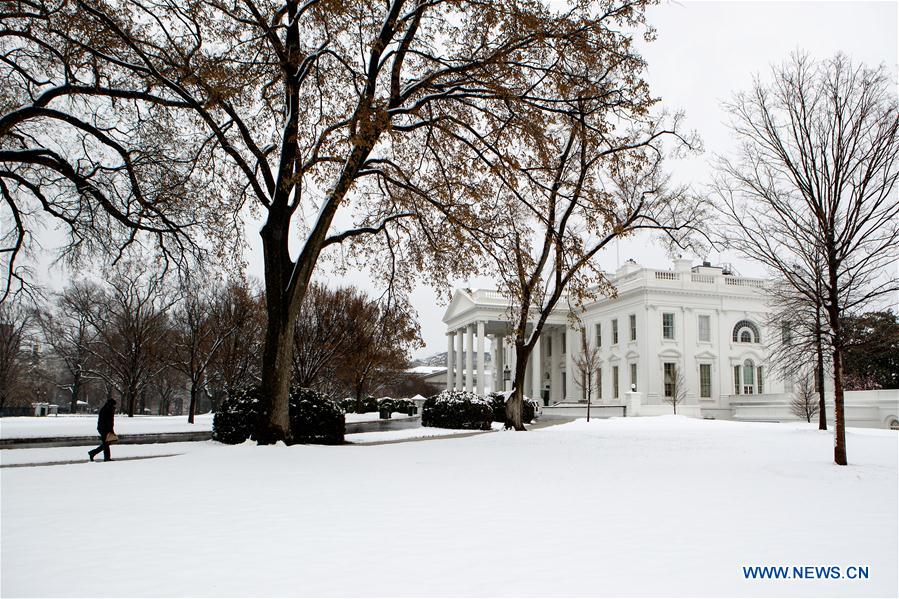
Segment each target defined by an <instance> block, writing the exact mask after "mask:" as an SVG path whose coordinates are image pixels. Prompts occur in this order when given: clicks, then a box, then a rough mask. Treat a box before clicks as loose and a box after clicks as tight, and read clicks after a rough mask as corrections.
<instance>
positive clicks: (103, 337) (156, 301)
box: [73, 263, 175, 416]
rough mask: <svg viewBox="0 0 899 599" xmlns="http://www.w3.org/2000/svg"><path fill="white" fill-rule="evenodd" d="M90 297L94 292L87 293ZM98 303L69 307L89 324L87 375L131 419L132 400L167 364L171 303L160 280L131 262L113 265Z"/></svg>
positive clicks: (168, 291) (133, 410)
mask: <svg viewBox="0 0 899 599" xmlns="http://www.w3.org/2000/svg"><path fill="white" fill-rule="evenodd" d="M87 297H94V295H93V294H91V295H86V296H85V299H86V298H87ZM96 297H98V298H99V302H91V303H78V304H75V305H73V308H74V309H77V310H79V311H80V312H81V313H82V314H84V315H85V318H86V319H87V321H88V322H89V323H90V326H91V327H92V329H93V331H92V334H93V335H94V339H95V341H94V342H93V343H92V344H91V345H90V346H89V351H90V354H91V363H92V364H93V368H92V372H93V373H95V374H96V375H97V376H99V377H101V378H102V379H103V380H104V382H106V384H107V393H111V391H112V390H115V391H116V392H117V393H118V395H119V396H120V397H121V398H122V402H121V403H122V405H121V409H122V410H123V411H126V412H127V414H128V416H134V412H135V408H136V407H137V401H138V399H139V398H140V396H141V394H142V393H143V392H144V391H145V390H146V388H147V385H148V384H149V382H150V381H151V380H153V379H154V377H156V376H157V375H158V373H159V372H161V371H162V370H164V369H165V368H166V366H167V364H166V361H165V360H163V359H162V358H163V355H164V353H165V352H168V351H169V350H170V347H169V346H168V344H167V343H166V341H167V335H168V334H169V331H170V329H169V322H168V310H169V309H170V308H171V307H172V305H173V304H174V302H175V299H174V298H173V295H172V293H171V291H170V289H168V288H167V286H166V285H165V283H164V282H163V281H162V279H161V278H159V277H158V276H156V275H155V274H150V273H148V271H147V270H146V269H145V268H143V267H142V266H139V265H137V264H134V263H126V264H123V265H121V266H120V267H118V268H117V269H116V271H115V273H114V274H113V275H112V276H111V277H110V279H109V287H108V288H105V289H104V288H101V290H100V292H99V293H98V294H97V295H96Z"/></svg>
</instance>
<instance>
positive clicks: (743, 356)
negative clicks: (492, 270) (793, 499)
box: [431, 259, 899, 428]
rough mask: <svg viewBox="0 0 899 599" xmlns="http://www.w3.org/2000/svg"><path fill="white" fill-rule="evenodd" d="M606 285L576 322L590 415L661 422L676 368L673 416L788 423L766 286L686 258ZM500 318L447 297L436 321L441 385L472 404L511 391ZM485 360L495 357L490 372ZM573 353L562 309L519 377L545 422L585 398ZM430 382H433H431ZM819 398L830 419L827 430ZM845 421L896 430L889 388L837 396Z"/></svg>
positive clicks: (503, 317) (474, 298)
mask: <svg viewBox="0 0 899 599" xmlns="http://www.w3.org/2000/svg"><path fill="white" fill-rule="evenodd" d="M606 276H607V277H608V278H609V280H610V281H611V282H612V283H613V285H614V286H615V288H616V289H617V292H618V293H617V297H615V298H600V299H598V300H597V301H594V302H592V303H590V304H588V305H586V306H584V311H583V313H582V314H581V316H580V318H581V322H582V323H583V324H584V326H585V330H586V331H587V333H588V335H589V343H590V344H591V345H592V346H596V347H598V348H599V354H600V360H601V362H600V368H599V372H598V373H597V376H596V378H597V380H596V383H597V387H598V389H596V388H595V389H594V395H593V397H592V401H591V406H598V412H595V414H596V415H598V416H601V415H622V414H625V415H629V416H630V415H653V414H667V413H670V412H671V410H672V407H671V405H670V404H669V403H668V402H666V401H665V398H666V396H670V395H671V393H672V382H673V378H672V376H671V375H672V373H673V372H674V371H675V370H680V371H681V372H682V373H683V376H684V382H685V387H686V397H685V400H684V403H683V404H680V405H678V408H677V410H678V413H682V414H686V415H691V416H696V417H704V418H722V419H729V418H735V419H738V420H750V421H783V420H795V419H796V417H795V416H794V415H792V413H791V411H790V408H789V401H790V393H789V391H791V389H786V388H785V387H786V386H789V385H786V386H785V384H784V382H783V381H781V380H780V379H779V378H778V377H777V376H774V375H773V373H772V372H771V371H770V368H769V364H768V362H767V350H766V344H767V343H769V341H770V340H771V338H772V335H781V334H783V331H782V330H780V329H779V327H778V330H770V329H769V328H767V327H766V324H765V323H766V320H767V318H766V315H767V314H768V307H767V301H766V296H765V286H766V281H765V280H762V279H752V278H746V277H739V276H735V275H733V274H731V273H729V272H727V271H726V270H725V269H724V268H721V267H715V266H711V265H709V264H708V263H703V264H702V265H701V266H692V264H691V262H690V261H689V260H684V259H678V260H675V261H674V267H673V269H671V270H656V269H651V268H643V267H641V266H640V265H638V264H636V263H635V262H633V261H628V262H626V263H625V264H624V265H623V266H622V267H621V268H619V269H618V271H617V272H615V273H614V274H607V275H606ZM510 315H511V313H510V302H509V299H508V298H507V297H504V296H503V295H502V294H500V293H498V292H496V291H491V290H483V289H479V290H475V291H471V290H457V291H456V293H455V294H454V296H453V299H452V301H451V302H450V305H449V307H448V308H447V310H446V313H445V314H444V317H443V322H444V323H446V327H447V369H446V372H445V373H444V374H442V377H441V378H443V379H444V382H445V384H446V387H447V388H448V389H467V390H470V391H475V392H477V393H478V394H481V395H483V394H485V393H489V392H490V391H492V390H498V389H499V390H507V391H508V390H511V388H512V372H514V367H515V364H514V361H515V354H514V348H513V347H511V345H510V343H509V341H508V336H509V334H510V330H511V327H510V324H509V321H510ZM488 350H489V351H490V352H491V355H492V356H495V359H494V360H492V362H493V363H492V368H489V369H488V368H485V363H486V362H488V360H487V359H486V352H487V351H488ZM580 352H581V339H580V331H579V330H575V329H574V328H572V322H571V321H570V319H569V314H568V306H567V304H566V302H564V301H560V302H559V307H557V309H556V311H555V312H554V313H553V314H552V315H551V316H550V317H549V318H548V319H547V322H546V325H545V327H544V329H543V332H542V334H541V335H540V338H539V340H538V342H537V345H536V347H535V349H534V352H533V354H532V355H531V358H530V360H529V363H528V365H527V369H526V376H525V388H524V393H525V395H527V396H528V397H533V398H538V397H539V398H542V399H543V403H544V405H545V406H547V407H546V408H544V413H545V414H547V415H576V416H582V415H583V410H584V405H583V403H584V398H585V394H584V392H583V390H582V388H581V386H580V385H579V384H578V382H577V379H578V373H577V368H576V366H575V359H576V356H577V355H578V354H579V353H580ZM438 376H441V375H440V374H438V373H434V375H432V377H433V378H431V380H432V381H435V379H436V378H437V377H438ZM435 382H436V381H435ZM827 386H829V385H827ZM827 386H826V387H825V388H827ZM631 389H633V390H634V391H633V392H632V391H631ZM829 395H830V396H831V398H830V399H829V402H830V404H829V406H828V412H829V414H828V420H829V421H830V422H833V407H832V393H831V394H829ZM613 408H614V409H613ZM846 422H847V424H848V425H850V426H867V427H884V428H899V390H896V389H892V390H884V391H853V392H847V393H846Z"/></svg>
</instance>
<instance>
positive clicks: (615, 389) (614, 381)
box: [612, 366, 618, 399]
mask: <svg viewBox="0 0 899 599" xmlns="http://www.w3.org/2000/svg"><path fill="white" fill-rule="evenodd" d="M612 397H614V398H616V399H617V398H618V367H617V366H612Z"/></svg>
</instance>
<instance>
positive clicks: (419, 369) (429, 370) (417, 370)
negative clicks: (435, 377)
mask: <svg viewBox="0 0 899 599" xmlns="http://www.w3.org/2000/svg"><path fill="white" fill-rule="evenodd" d="M445 371H446V366H414V367H412V368H409V369H408V370H406V372H408V373H411V374H434V373H435V372H445Z"/></svg>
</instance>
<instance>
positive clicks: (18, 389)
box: [0, 298, 34, 408]
mask: <svg viewBox="0 0 899 599" xmlns="http://www.w3.org/2000/svg"><path fill="white" fill-rule="evenodd" d="M22 301H23V300H22V299H21V298H19V300H18V301H14V302H3V303H0V408H5V407H8V406H11V405H16V406H21V405H27V404H25V403H24V402H25V401H26V400H27V399H28V394H27V393H26V388H27V385H28V381H29V379H30V376H31V371H32V370H33V368H34V360H32V359H30V357H29V351H30V350H31V347H30V345H31V344H32V343H33V340H32V325H33V324H34V323H33V322H32V321H33V311H32V310H30V309H28V308H27V307H26V306H24V305H23V304H22Z"/></svg>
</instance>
